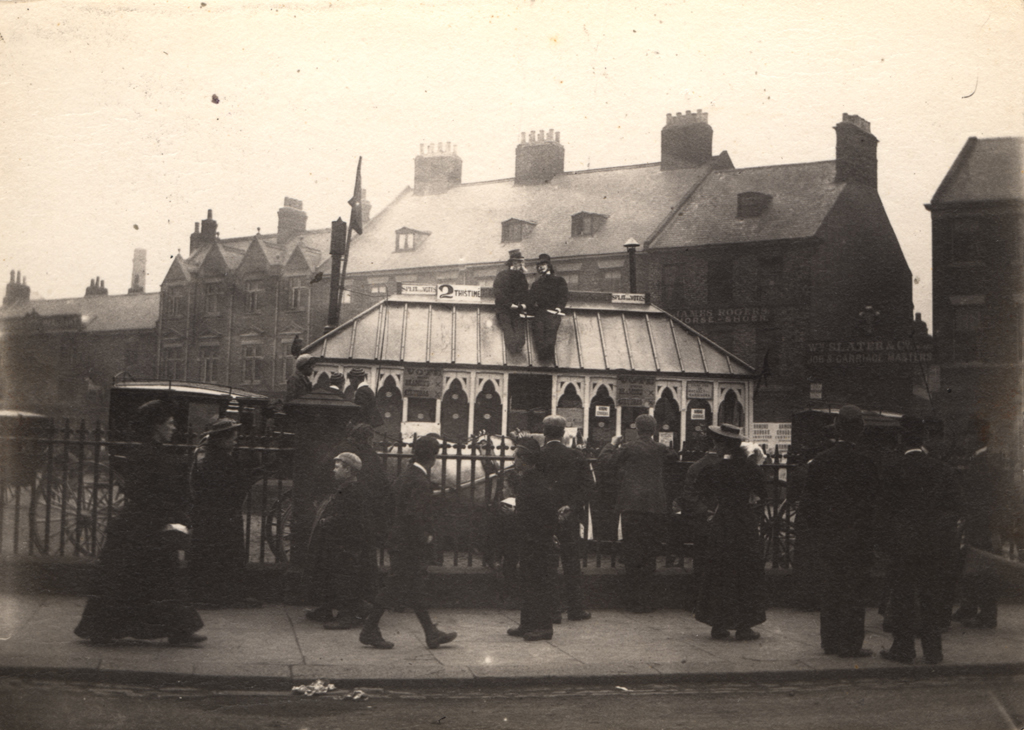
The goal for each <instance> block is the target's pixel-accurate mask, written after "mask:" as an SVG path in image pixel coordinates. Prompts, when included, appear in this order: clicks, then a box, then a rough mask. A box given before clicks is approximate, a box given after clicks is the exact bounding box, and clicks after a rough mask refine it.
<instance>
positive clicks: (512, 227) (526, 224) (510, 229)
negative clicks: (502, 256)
mask: <svg viewBox="0 0 1024 730" xmlns="http://www.w3.org/2000/svg"><path fill="white" fill-rule="evenodd" d="M536 225H537V224H536V223H531V222H530V221H523V220H519V219H518V218H509V219H508V220H507V221H502V223H501V242H502V243H519V242H520V241H522V240H523V239H524V238H526V237H527V236H529V235H530V232H531V231H533V229H534V227H536Z"/></svg>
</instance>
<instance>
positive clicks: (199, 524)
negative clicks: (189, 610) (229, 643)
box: [188, 418, 260, 608]
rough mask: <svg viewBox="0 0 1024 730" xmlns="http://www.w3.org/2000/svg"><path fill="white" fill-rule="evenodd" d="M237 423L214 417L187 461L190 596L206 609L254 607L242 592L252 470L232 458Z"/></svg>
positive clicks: (236, 434)
mask: <svg viewBox="0 0 1024 730" xmlns="http://www.w3.org/2000/svg"><path fill="white" fill-rule="evenodd" d="M241 426H242V424H240V423H239V422H238V421H235V420H233V419H230V418H218V419H216V420H214V421H213V422H212V423H210V424H209V426H208V427H207V430H206V433H204V434H203V438H202V440H201V441H200V442H199V446H198V448H196V453H195V457H194V459H193V462H192V473H191V477H192V494H193V496H194V499H195V506H194V507H193V509H192V523H193V525H192V544H191V550H190V551H189V557H188V572H189V587H190V588H191V591H192V599H193V600H194V601H196V602H197V603H199V604H201V605H202V606H203V607H209V608H259V606H260V602H259V601H258V600H256V599H255V598H251V597H249V596H248V595H247V591H246V589H245V566H246V564H247V563H248V562H249V551H248V549H247V547H246V543H245V524H244V522H243V517H242V506H243V505H244V504H245V499H246V497H247V496H248V495H249V489H250V487H251V486H252V483H253V480H254V479H255V472H256V471H257V470H256V469H253V468H245V467H242V466H241V465H239V464H238V461H237V459H236V458H235V456H234V451H235V445H236V443H237V442H238V432H239V429H240V428H241Z"/></svg>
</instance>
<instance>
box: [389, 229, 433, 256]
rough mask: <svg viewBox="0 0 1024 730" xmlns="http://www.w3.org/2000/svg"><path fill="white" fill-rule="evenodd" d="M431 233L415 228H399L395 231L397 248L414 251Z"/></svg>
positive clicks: (398, 249)
mask: <svg viewBox="0 0 1024 730" xmlns="http://www.w3.org/2000/svg"><path fill="white" fill-rule="evenodd" d="M429 235H430V232H429V231H417V230H415V229H413V228H399V229H398V230H397V231H395V250H396V251H414V250H415V249H417V248H418V247H419V245H420V244H421V243H423V241H425V240H426V238H427V236H429Z"/></svg>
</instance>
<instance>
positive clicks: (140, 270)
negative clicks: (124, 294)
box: [128, 248, 146, 294]
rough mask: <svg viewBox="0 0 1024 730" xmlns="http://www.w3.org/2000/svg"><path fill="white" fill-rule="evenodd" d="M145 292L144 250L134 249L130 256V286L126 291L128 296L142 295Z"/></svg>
mask: <svg viewBox="0 0 1024 730" xmlns="http://www.w3.org/2000/svg"><path fill="white" fill-rule="evenodd" d="M145 292H146V249H144V248H137V249H135V255H134V256H132V285H131V287H130V288H129V289H128V293H129V294H144V293H145Z"/></svg>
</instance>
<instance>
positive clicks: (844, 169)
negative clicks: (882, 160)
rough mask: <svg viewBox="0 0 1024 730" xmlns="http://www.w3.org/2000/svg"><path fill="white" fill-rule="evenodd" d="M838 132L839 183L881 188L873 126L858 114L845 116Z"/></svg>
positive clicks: (837, 167)
mask: <svg viewBox="0 0 1024 730" xmlns="http://www.w3.org/2000/svg"><path fill="white" fill-rule="evenodd" d="M835 130H836V182H837V183H847V182H857V183H862V184H864V185H869V186H870V187H873V188H877V187H878V153H877V150H878V139H877V138H876V137H875V136H874V135H873V134H871V123H870V122H868V121H867V120H866V119H862V118H861V117H859V116H857V115H856V114H845V113H844V114H843V121H841V122H839V124H837V125H836V126H835Z"/></svg>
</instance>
